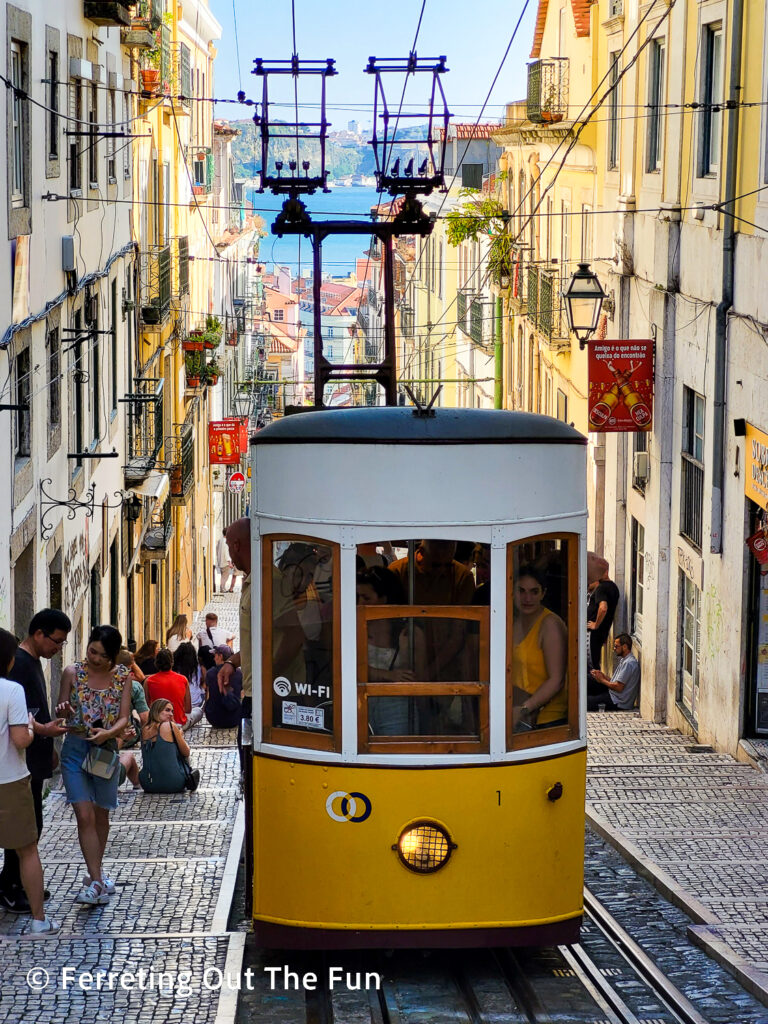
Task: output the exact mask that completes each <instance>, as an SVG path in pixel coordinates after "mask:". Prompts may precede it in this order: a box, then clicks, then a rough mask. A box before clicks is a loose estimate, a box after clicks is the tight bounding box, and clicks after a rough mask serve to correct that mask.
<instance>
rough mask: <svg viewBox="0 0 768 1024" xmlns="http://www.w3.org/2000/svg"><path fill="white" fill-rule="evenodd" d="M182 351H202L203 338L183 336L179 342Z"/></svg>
mask: <svg viewBox="0 0 768 1024" xmlns="http://www.w3.org/2000/svg"><path fill="white" fill-rule="evenodd" d="M181 350H182V352H202V351H203V339H202V338H185V339H184V341H182V343H181Z"/></svg>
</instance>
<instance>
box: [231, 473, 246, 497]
mask: <svg viewBox="0 0 768 1024" xmlns="http://www.w3.org/2000/svg"><path fill="white" fill-rule="evenodd" d="M227 487H228V488H229V489H230V491H232V493H233V494H240V492H241V491H242V490H244V489H245V474H244V473H240V472H237V473H232V475H231V476H230V478H229V480H228V481H227Z"/></svg>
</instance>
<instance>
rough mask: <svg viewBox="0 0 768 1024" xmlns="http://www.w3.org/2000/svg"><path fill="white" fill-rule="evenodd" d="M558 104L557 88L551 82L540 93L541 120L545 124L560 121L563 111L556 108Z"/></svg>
mask: <svg viewBox="0 0 768 1024" xmlns="http://www.w3.org/2000/svg"><path fill="white" fill-rule="evenodd" d="M559 106H560V95H559V89H558V87H557V85H556V84H555V83H554V82H551V83H550V84H549V85H548V86H547V88H546V89H545V90H544V92H543V94H542V98H541V120H542V121H543V122H544V123H545V124H555V123H556V122H557V121H562V120H563V113H562V111H561V110H558V109H557V108H558V107H559Z"/></svg>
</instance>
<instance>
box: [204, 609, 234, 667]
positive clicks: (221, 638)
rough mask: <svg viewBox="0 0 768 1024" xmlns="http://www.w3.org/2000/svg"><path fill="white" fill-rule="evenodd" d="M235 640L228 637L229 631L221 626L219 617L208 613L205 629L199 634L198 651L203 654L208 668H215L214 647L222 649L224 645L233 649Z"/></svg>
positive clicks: (214, 613)
mask: <svg viewBox="0 0 768 1024" xmlns="http://www.w3.org/2000/svg"><path fill="white" fill-rule="evenodd" d="M234 639H235V638H234V636H228V635H227V631H226V630H225V629H222V628H221V627H220V626H219V616H218V615H217V614H216V612H208V614H207V615H206V616H205V628H204V629H201V630H200V632H199V633H198V634H197V643H198V649H199V650H200V651H201V652H202V653H203V656H204V658H205V663H206V668H212V667H213V649H214V647H221V646H222V645H223V644H227V646H230V647H231V646H232V641H233V640H234ZM209 662H210V664H209Z"/></svg>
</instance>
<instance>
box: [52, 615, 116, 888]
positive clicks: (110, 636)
mask: <svg viewBox="0 0 768 1024" xmlns="http://www.w3.org/2000/svg"><path fill="white" fill-rule="evenodd" d="M121 644H122V637H121V636H120V633H119V631H118V630H117V629H115V628H114V626H96V628H95V629H94V630H93V632H92V633H91V635H90V637H89V638H88V646H87V648H86V652H85V660H84V661H77V662H75V664H74V665H68V666H67V668H65V669H64V672H63V673H62V677H61V689H60V690H59V703H58V705H57V708H56V712H57V714H60V715H66V716H67V727H68V730H69V731H68V733H67V736H66V737H65V739H64V744H63V746H62V748H61V774H62V776H63V778H64V788H65V789H66V791H67V801H68V802H69V803H71V804H72V806H73V807H74V811H75V818H76V819H77V832H78V837H79V839H80V849H81V850H82V851H83V857H84V858H85V863H86V866H87V868H88V874H87V875H86V876H85V878H84V879H83V883H84V888H83V890H82V892H81V893H80V894H79V895H78V897H77V902H78V903H85V904H87V905H89V906H96V905H97V904H99V903H106V902H107V900H108V899H109V897H110V896H111V895H112V893H114V891H115V883H114V882H113V881H112V879H110V878H108V877H107V876H106V875H105V874H104V873H103V871H102V866H101V864H102V860H103V858H104V850H105V848H106V845H107V838H108V836H109V812H110V811H111V810H114V809H115V808H116V807H117V787H118V784H119V782H120V768H119V760H118V756H117V739H118V737H119V736H121V735H122V733H123V729H124V728H125V726H126V725H127V724H128V721H129V716H130V709H131V679H130V672H129V670H128V668H127V667H126V666H125V665H118V664H116V659H117V656H118V654H119V652H120V646H121ZM110 754H113V755H114V756H113V757H112V758H110ZM112 762H113V763H112Z"/></svg>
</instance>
